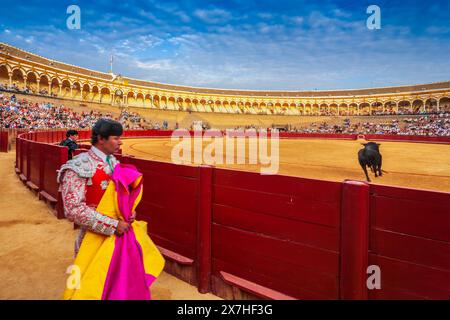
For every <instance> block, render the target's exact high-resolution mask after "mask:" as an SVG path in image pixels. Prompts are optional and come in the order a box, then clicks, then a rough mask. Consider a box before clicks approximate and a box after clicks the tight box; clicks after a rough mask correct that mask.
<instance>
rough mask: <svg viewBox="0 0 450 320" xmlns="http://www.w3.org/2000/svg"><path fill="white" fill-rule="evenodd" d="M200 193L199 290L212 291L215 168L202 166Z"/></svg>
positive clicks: (201, 291)
mask: <svg viewBox="0 0 450 320" xmlns="http://www.w3.org/2000/svg"><path fill="white" fill-rule="evenodd" d="M199 169H200V193H199V212H198V225H197V279H198V292H200V293H207V292H210V291H211V224H212V175H213V168H212V167H210V166H200V167H199Z"/></svg>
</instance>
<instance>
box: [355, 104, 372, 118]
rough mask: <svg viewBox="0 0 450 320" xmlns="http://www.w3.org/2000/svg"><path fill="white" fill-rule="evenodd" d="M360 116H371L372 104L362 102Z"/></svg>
mask: <svg viewBox="0 0 450 320" xmlns="http://www.w3.org/2000/svg"><path fill="white" fill-rule="evenodd" d="M358 114H360V115H370V104H369V103H368V102H361V103H360V104H359V110H358Z"/></svg>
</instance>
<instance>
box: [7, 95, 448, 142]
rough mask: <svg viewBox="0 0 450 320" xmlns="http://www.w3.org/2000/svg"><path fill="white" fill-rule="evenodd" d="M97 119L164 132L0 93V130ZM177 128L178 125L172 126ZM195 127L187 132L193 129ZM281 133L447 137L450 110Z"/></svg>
mask: <svg viewBox="0 0 450 320" xmlns="http://www.w3.org/2000/svg"><path fill="white" fill-rule="evenodd" d="M99 118H111V119H114V120H118V121H120V122H121V123H122V125H123V126H124V129H125V130H140V129H158V130H161V129H162V130H167V129H172V128H169V123H168V121H166V120H163V121H161V123H159V122H152V121H149V120H147V119H145V118H143V117H142V116H141V115H140V114H139V113H137V112H132V111H130V110H127V109H123V110H121V113H120V115H119V116H118V117H117V116H116V117H114V116H113V114H111V113H109V112H101V111H95V110H91V111H82V112H76V111H74V110H73V109H71V108H68V107H66V106H64V105H55V104H53V103H49V102H41V103H36V102H31V101H28V100H27V99H18V98H16V96H15V95H14V94H12V95H10V94H4V93H2V92H0V127H2V128H17V129H31V130H36V129H63V128H64V129H88V128H91V127H92V126H93V125H94V123H95V122H96V121H97V120H98V119H99ZM175 127H178V123H177V124H176V125H175ZM193 127H194V125H193V126H191V128H190V129H193ZM201 128H202V129H203V130H207V129H209V128H211V126H210V125H209V123H207V122H202V123H201ZM259 128H260V127H258V126H256V125H247V126H237V127H234V128H233V129H237V130H248V129H259ZM275 129H277V130H280V129H281V130H283V131H288V132H301V133H345V134H397V135H425V136H450V110H445V111H440V112H434V113H430V114H426V115H421V116H411V117H406V118H405V117H402V118H399V119H386V121H384V122H379V121H377V122H352V121H350V118H345V119H344V121H343V122H342V124H330V123H328V122H322V123H309V124H308V125H307V126H305V127H299V128H296V127H291V126H286V127H285V128H276V127H275V126H273V127H272V128H269V130H275Z"/></svg>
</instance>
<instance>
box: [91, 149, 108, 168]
mask: <svg viewBox="0 0 450 320" xmlns="http://www.w3.org/2000/svg"><path fill="white" fill-rule="evenodd" d="M91 150H92V152H94V153H95V155H96V156H97V157H99V158H100V159H102V161H103V162H104V163H106V164H108V162H106V157H107V155H106V154H105V153H104V152H103V151H101V150H100V149H99V148H96V147H94V146H92V147H91Z"/></svg>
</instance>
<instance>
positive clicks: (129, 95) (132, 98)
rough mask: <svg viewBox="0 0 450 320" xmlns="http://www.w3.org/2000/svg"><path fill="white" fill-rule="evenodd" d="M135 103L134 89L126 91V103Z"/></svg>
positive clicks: (131, 104) (130, 104)
mask: <svg viewBox="0 0 450 320" xmlns="http://www.w3.org/2000/svg"><path fill="white" fill-rule="evenodd" d="M135 104H136V94H135V93H134V91H128V93H127V105H129V106H134V105H135Z"/></svg>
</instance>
